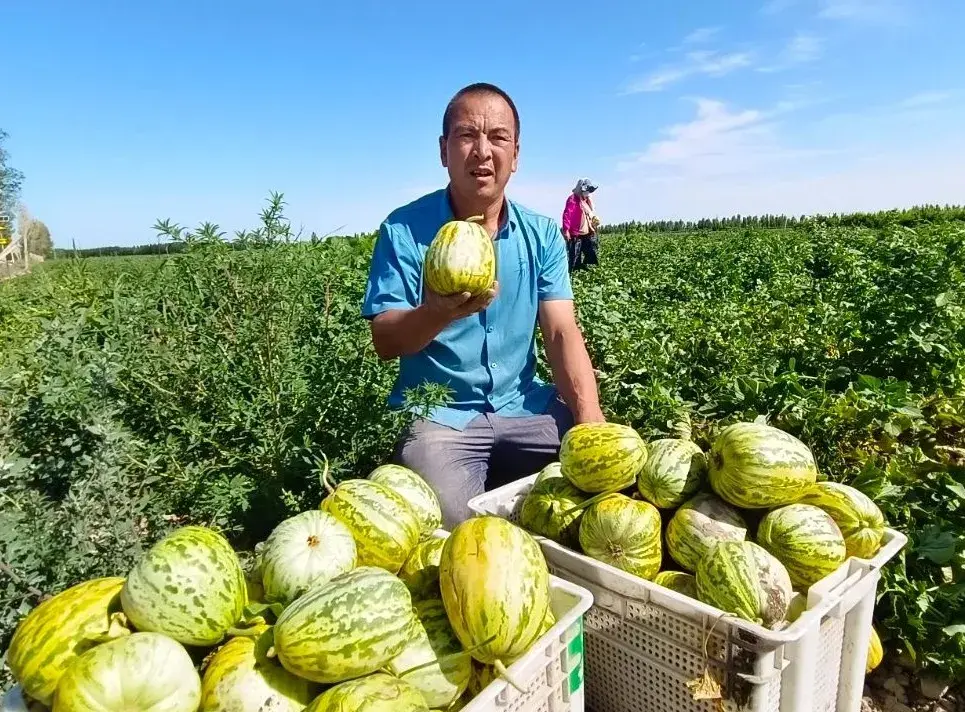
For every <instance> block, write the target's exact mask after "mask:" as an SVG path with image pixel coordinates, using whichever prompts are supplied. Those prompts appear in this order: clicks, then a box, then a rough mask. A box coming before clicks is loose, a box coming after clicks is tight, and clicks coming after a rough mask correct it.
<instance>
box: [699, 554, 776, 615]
mask: <svg viewBox="0 0 965 712" xmlns="http://www.w3.org/2000/svg"><path fill="white" fill-rule="evenodd" d="M696 578H697V597H698V599H699V600H701V601H703V602H704V603H707V604H710V605H712V606H716V607H717V608H719V609H720V610H722V611H724V612H725V613H730V614H732V615H735V616H738V617H739V618H743V619H745V620H748V621H751V622H752V623H757V624H759V625H763V626H766V627H773V626H775V625H776V624H779V623H781V622H783V621H784V616H785V615H786V614H787V609H788V605H789V604H790V602H791V596H792V594H793V589H792V587H791V577H790V576H789V575H788V573H787V569H786V568H784V564H782V563H781V562H780V561H779V560H778V559H777V558H775V557H774V556H772V555H771V554H769V553H768V552H767V550H766V549H765V548H764V547H762V546H760V545H759V544H756V543H755V542H753V541H722V542H720V543H718V544H716V545H715V546H714V548H713V549H711V550H710V551H708V552H707V554H706V555H705V556H704V557H703V558H702V559H701V560H700V563H699V564H698V566H697V574H696Z"/></svg>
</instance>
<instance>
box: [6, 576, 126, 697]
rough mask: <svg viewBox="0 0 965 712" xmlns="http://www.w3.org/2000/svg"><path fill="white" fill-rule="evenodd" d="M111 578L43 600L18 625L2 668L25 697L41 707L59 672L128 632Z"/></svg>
mask: <svg viewBox="0 0 965 712" xmlns="http://www.w3.org/2000/svg"><path fill="white" fill-rule="evenodd" d="M123 586H124V579H123V578H120V577H116V576H109V577H104V578H96V579H92V580H90V581H84V582H83V583H78V584H76V585H74V586H71V587H70V588H68V589H66V590H64V591H61V592H60V593H58V594H57V595H56V596H53V597H52V598H48V599H47V600H45V601H43V602H41V603H40V605H38V606H37V607H36V608H34V609H33V610H32V611H30V613H28V614H27V616H26V617H25V618H24V619H23V620H22V621H20V623H19V625H18V626H17V628H16V630H15V631H14V634H13V638H12V639H11V640H10V647H9V648H8V650H7V665H8V666H9V667H10V672H11V673H12V674H13V678H14V679H15V680H16V681H17V682H18V683H19V684H20V686H21V687H22V688H23V691H24V692H25V693H26V694H27V696H29V697H31V698H33V699H35V700H37V701H38V702H40V703H41V704H43V705H46V706H47V707H49V706H50V704H51V701H52V700H53V696H54V690H55V689H56V688H57V682H58V681H59V680H60V677H61V675H63V674H64V670H66V669H67V667H68V665H69V664H70V663H71V662H72V661H73V660H74V659H75V658H77V656H79V655H81V654H83V653H85V652H87V651H88V650H89V649H90V648H92V647H94V646H95V645H96V644H97V643H98V642H102V639H104V640H106V639H109V638H111V637H120V636H122V635H127V634H130V632H131V631H130V630H129V629H128V628H126V627H125V625H124V620H123V617H122V616H118V615H117V614H118V613H119V612H120V610H121V602H120V593H121V588H122V587H123Z"/></svg>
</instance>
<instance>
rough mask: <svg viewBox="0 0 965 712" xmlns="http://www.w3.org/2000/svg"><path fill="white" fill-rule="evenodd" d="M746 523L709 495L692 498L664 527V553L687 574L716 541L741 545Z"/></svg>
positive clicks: (744, 535) (725, 504) (734, 512)
mask: <svg viewBox="0 0 965 712" xmlns="http://www.w3.org/2000/svg"><path fill="white" fill-rule="evenodd" d="M746 536H747V523H746V522H745V521H744V518H743V517H742V516H741V514H740V512H738V511H737V510H736V509H734V508H733V507H731V506H730V505H729V504H727V503H726V502H724V501H723V500H722V499H720V498H719V497H717V496H716V495H714V494H711V493H709V492H701V493H699V494H696V495H694V496H693V497H691V498H690V499H689V500H687V501H686V502H684V504H683V505H682V506H681V507H680V509H678V510H677V511H676V512H674V515H673V517H671V518H670V521H669V522H668V523H667V531H666V535H665V537H666V543H667V551H668V552H669V553H670V556H672V557H673V560H674V561H676V562H677V563H678V564H679V565H680V566H681V567H682V568H683V569H685V570H686V571H689V572H691V573H692V572H694V571H696V570H697V564H698V563H699V562H700V560H701V559H702V558H703V556H704V554H706V553H707V552H708V551H709V550H710V549H711V548H712V547H713V546H714V544H716V543H717V542H718V541H743V540H744V539H745V538H746Z"/></svg>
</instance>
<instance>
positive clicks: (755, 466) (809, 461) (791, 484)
mask: <svg viewBox="0 0 965 712" xmlns="http://www.w3.org/2000/svg"><path fill="white" fill-rule="evenodd" d="M709 460H710V462H709V467H708V475H709V479H710V485H711V487H713V489H714V491H715V492H717V494H719V495H720V496H721V497H722V498H723V499H725V500H726V501H727V502H730V503H731V504H733V505H734V506H735V507H742V508H744V509H764V508H768V507H779V506H781V505H784V504H791V503H793V502H796V501H798V500H799V499H800V498H801V497H803V496H804V495H805V493H807V491H808V490H810V489H811V487H813V486H814V483H815V482H817V475H818V469H817V465H816V464H815V462H814V455H813V454H812V453H811V450H810V449H809V448H808V447H807V445H805V444H804V443H802V442H801V441H800V440H798V439H797V438H796V437H794V436H793V435H791V434H790V433H786V432H784V431H783V430H779V429H777V428H775V427H772V426H770V425H765V424H764V423H757V422H753V423H747V422H743V423H734V424H733V425H729V426H727V427H726V428H724V429H723V430H722V431H721V433H720V435H719V436H718V437H717V439H716V440H715V441H714V444H713V446H712V447H711V450H710V458H709Z"/></svg>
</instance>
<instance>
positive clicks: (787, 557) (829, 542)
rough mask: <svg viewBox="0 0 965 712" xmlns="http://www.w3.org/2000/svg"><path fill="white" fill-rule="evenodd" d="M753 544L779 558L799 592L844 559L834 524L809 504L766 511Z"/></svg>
mask: <svg viewBox="0 0 965 712" xmlns="http://www.w3.org/2000/svg"><path fill="white" fill-rule="evenodd" d="M757 543H758V544H760V545H761V546H763V547H764V548H765V549H767V550H768V551H769V552H770V553H771V554H773V555H774V556H776V557H777V558H778V559H780V561H781V563H782V564H784V567H785V568H786V569H787V572H788V573H789V574H790V575H791V583H792V584H794V587H795V588H799V589H807V588H808V587H809V586H811V585H812V584H814V583H816V582H818V581H820V580H821V579H823V578H824V577H825V576H827V575H828V574H829V573H831V572H832V571H834V570H835V569H836V568H838V567H839V566H840V565H841V564H842V563H844V560H845V557H846V556H847V549H846V547H845V544H844V537H843V536H842V535H841V530H840V529H838V525H837V524H835V523H834V520H833V519H832V518H831V515H830V514H828V513H827V512H825V511H824V510H823V509H820V508H819V507H815V506H814V505H811V504H789V505H787V506H784V507H779V508H778V509H774V510H771V511H770V512H768V513H767V514H766V515H764V518H763V519H761V523H760V524H759V525H758V527H757Z"/></svg>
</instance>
